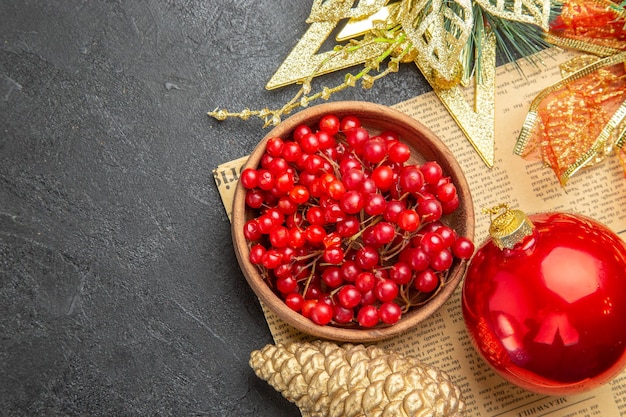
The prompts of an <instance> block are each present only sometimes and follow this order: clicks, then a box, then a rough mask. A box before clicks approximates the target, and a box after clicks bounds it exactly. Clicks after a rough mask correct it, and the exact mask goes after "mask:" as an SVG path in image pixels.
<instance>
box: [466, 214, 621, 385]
mask: <svg viewBox="0 0 626 417" xmlns="http://www.w3.org/2000/svg"><path fill="white" fill-rule="evenodd" d="M528 219H529V220H530V222H531V223H530V224H531V225H532V232H531V233H530V234H528V235H527V236H525V237H524V238H523V239H521V240H520V241H519V242H518V243H516V244H515V245H514V246H512V247H511V248H503V249H500V248H499V247H498V246H496V244H494V239H493V238H490V239H488V240H487V241H486V242H485V243H484V244H483V245H482V246H481V247H480V248H479V249H478V250H477V251H476V253H475V255H474V257H473V259H472V260H471V262H470V264H469V266H468V271H467V275H466V278H465V283H464V286H463V298H462V306H463V316H464V320H465V324H466V326H467V329H468V332H469V334H470V336H471V338H472V341H473V342H474V346H475V347H476V349H477V350H478V352H479V353H480V355H481V356H482V357H483V358H484V359H485V360H486V361H487V362H488V363H489V364H490V365H491V366H492V368H493V369H494V370H495V371H496V373H497V374H499V375H500V376H502V377H503V378H504V379H506V380H508V381H509V382H511V383H513V384H515V385H517V386H519V387H522V388H524V389H527V390H529V391H534V392H538V393H542V394H547V395H569V394H575V393H580V392H583V391H587V390H590V389H593V388H596V387H598V386H600V385H602V384H604V383H606V382H608V381H609V380H610V379H612V378H613V377H615V376H616V375H617V374H618V373H619V372H620V371H621V370H623V369H624V367H625V366H626V245H625V244H624V242H623V241H622V240H621V239H620V238H619V237H618V236H617V235H616V234H615V233H613V232H612V231H611V230H609V229H608V228H607V227H606V226H604V225H602V224H599V223H598V222H596V221H594V220H591V219H589V218H587V217H583V216H580V215H574V214H566V213H545V214H536V215H530V216H528Z"/></svg>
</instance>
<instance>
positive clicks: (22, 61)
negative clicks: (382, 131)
mask: <svg viewBox="0 0 626 417" xmlns="http://www.w3.org/2000/svg"><path fill="white" fill-rule="evenodd" d="M311 4H312V1H311V0H308V1H303V0H281V1H275V0H256V1H250V0H238V1H236V0H210V1H209V0H204V1H197V0H190V1H170V0H163V1H155V0H140V1H115V0H108V1H104V0H103V1H93V0H82V1H79V0H75V1H69V0H66V1H62V0H59V1H32V0H2V1H1V2H0V338H1V339H0V410H2V412H1V414H2V415H7V416H17V415H32V416H38V415H68V416H74V415H95V416H98V415H175V416H183V415H208V416H271V417H277V416H297V415H298V410H297V408H295V406H293V405H291V404H289V403H288V402H287V401H286V400H284V399H283V398H282V397H281V396H280V395H279V394H278V393H276V392H275V391H274V390H273V389H272V388H271V387H270V386H269V385H267V384H266V383H265V381H261V380H259V379H257V378H256V376H255V375H254V374H253V372H252V370H251V369H250V368H249V366H248V358H249V354H250V352H251V351H252V350H254V349H258V348H260V347H262V346H264V345H265V344H266V343H270V342H271V341H272V340H271V336H270V333H269V331H268V328H267V324H266V322H265V320H264V317H263V314H262V312H261V308H260V306H259V303H258V301H257V299H256V298H255V296H254V294H253V293H252V291H251V290H250V289H249V287H248V286H247V284H246V282H245V279H244V277H243V275H242V274H241V272H240V270H239V267H238V265H237V262H236V259H235V256H234V253H233V250H232V244H231V238H230V230H229V222H228V219H227V217H226V214H225V211H224V208H223V207H222V204H221V201H220V197H219V195H218V191H217V187H216V185H215V183H214V181H213V178H212V169H213V168H215V167H216V166H217V165H218V164H220V163H223V162H226V161H229V160H232V159H235V158H237V157H240V156H243V155H246V154H247V153H249V152H250V151H251V150H252V149H253V147H254V146H255V144H256V143H257V142H258V141H259V140H260V139H261V138H262V137H263V136H264V134H265V133H266V131H267V130H264V129H263V128H262V123H261V121H260V120H258V119H251V120H249V121H245V122H244V121H240V120H235V119H233V120H229V121H225V122H217V121H215V120H212V119H210V118H209V117H207V115H206V112H207V111H209V110H213V109H214V108H215V107H217V106H220V107H226V108H228V109H231V110H241V109H243V108H245V107H250V108H252V109H258V108H262V107H266V106H267V107H277V106H280V105H281V104H282V103H284V102H285V101H286V100H288V99H289V98H290V97H291V96H292V95H293V94H294V92H295V91H296V90H295V88H293V87H288V88H284V89H281V90H275V91H271V92H270V91H266V90H265V89H264V86H265V83H266V82H267V81H268V80H269V78H270V77H271V75H272V74H273V72H274V71H275V70H276V69H277V68H278V66H279V64H280V63H281V62H282V61H283V60H284V58H285V57H286V56H287V54H288V52H289V51H290V50H291V49H292V47H293V46H294V45H295V43H296V41H297V40H298V39H299V38H300V36H302V34H303V33H304V31H305V30H306V28H307V24H306V23H305V19H306V17H307V16H308V14H309V11H310V7H311ZM342 76H343V74H342V73H336V74H331V75H329V76H327V77H325V78H324V83H325V84H327V85H329V86H331V85H335V84H336V83H337V82H339V80H341V79H342ZM428 90H430V88H429V87H428V86H427V85H426V84H425V83H424V81H423V78H422V77H421V75H420V74H419V72H418V71H417V70H416V68H415V67H414V66H412V65H408V64H407V65H403V66H402V67H401V70H400V72H399V73H397V74H391V75H389V76H387V77H385V78H384V79H382V80H380V81H378V82H377V83H376V84H375V86H374V88H373V89H371V90H363V89H361V88H360V87H357V88H355V89H349V90H347V91H345V92H343V93H341V94H339V95H338V96H334V97H333V100H348V99H359V100H367V101H373V102H377V103H381V104H387V105H391V104H394V103H397V102H400V101H403V100H406V99H409V98H411V97H413V96H415V95H418V94H421V93H423V92H425V91H428Z"/></svg>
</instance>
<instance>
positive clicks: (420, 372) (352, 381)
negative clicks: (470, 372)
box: [250, 340, 465, 417]
mask: <svg viewBox="0 0 626 417" xmlns="http://www.w3.org/2000/svg"><path fill="white" fill-rule="evenodd" d="M250 366H251V367H252V368H253V369H254V371H255V373H256V374H257V376H258V377H259V378H262V379H264V380H265V381H267V382H268V383H269V384H270V385H271V386H272V387H274V388H275V389H276V390H277V391H278V392H280V393H281V394H282V395H283V396H284V397H285V398H286V399H288V400H289V401H291V402H292V403H294V404H296V405H297V406H298V407H299V408H300V411H301V412H302V415H303V416H305V417H404V416H407V417H408V416H411V417H413V416H419V417H426V416H428V417H436V416H441V417H443V416H446V417H461V416H464V415H465V414H464V409H465V402H464V400H463V395H462V393H461V390H460V389H459V387H458V386H457V385H455V384H454V383H453V382H452V381H451V380H450V377H449V376H448V375H447V374H446V373H445V372H443V371H441V370H438V369H436V368H434V367H432V366H429V365H426V364H424V363H422V362H420V361H418V360H417V359H416V358H414V357H411V356H404V355H400V354H397V353H394V352H391V351H388V350H384V349H381V348H378V347H375V346H368V347H366V346H364V345H352V344H344V345H337V344H335V343H331V342H325V341H321V340H316V341H314V342H310V343H290V344H286V345H283V344H279V345H267V346H265V347H264V348H263V349H261V350H255V351H254V352H252V354H251V356H250Z"/></svg>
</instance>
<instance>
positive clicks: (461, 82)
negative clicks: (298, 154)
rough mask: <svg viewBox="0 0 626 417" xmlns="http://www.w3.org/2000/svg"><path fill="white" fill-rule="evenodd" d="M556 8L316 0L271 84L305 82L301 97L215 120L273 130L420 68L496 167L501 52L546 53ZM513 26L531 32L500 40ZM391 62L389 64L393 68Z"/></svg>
mask: <svg viewBox="0 0 626 417" xmlns="http://www.w3.org/2000/svg"><path fill="white" fill-rule="evenodd" d="M550 7H551V0H452V1H443V0H399V1H388V0H360V1H359V0H314V1H313V5H312V8H311V13H310V14H309V17H308V18H307V23H308V24H309V27H308V29H307V31H306V32H305V34H304V35H303V36H302V38H301V39H300V41H299V42H298V43H297V44H296V46H295V47H294V48H293V50H292V51H291V52H290V53H289V54H288V56H287V57H286V58H285V60H284V61H283V63H282V64H281V65H280V66H279V68H278V69H277V71H276V72H275V74H274V75H273V76H272V77H271V79H270V80H269V82H268V83H267V85H266V88H267V89H274V88H279V87H283V86H286V85H289V84H293V83H301V84H302V87H301V89H300V90H299V91H298V92H297V93H296V95H295V96H294V98H293V99H292V100H291V101H289V102H288V103H286V104H285V105H284V106H283V107H281V108H280V109H275V110H269V109H263V110H260V111H251V110H248V109H246V110H244V111H243V112H236V113H233V112H229V111H227V110H224V109H219V108H217V109H215V110H214V111H212V112H209V115H210V116H212V117H215V118H217V119H219V120H224V119H226V118H228V117H240V118H242V119H244V118H245V119H247V118H249V117H251V116H258V117H260V118H262V119H263V120H264V121H265V125H266V126H267V125H276V124H278V123H280V121H281V120H282V116H284V115H286V114H289V113H290V112H291V111H293V110H294V109H295V108H297V107H300V106H307V105H308V104H309V103H311V102H312V101H314V100H317V99H324V100H327V99H329V97H330V96H331V95H332V94H335V93H337V92H339V91H341V90H343V89H345V88H347V87H353V86H355V85H357V83H360V84H361V86H362V87H364V88H370V87H372V85H373V84H374V82H375V81H376V80H377V79H379V78H381V77H382V76H384V75H386V74H388V73H390V72H395V71H397V70H398V66H399V64H400V63H407V62H414V63H415V64H416V65H417V67H418V68H419V70H420V71H421V72H422V73H423V74H424V76H425V78H426V80H427V81H428V82H429V84H430V85H431V86H432V88H433V90H434V91H435V93H436V94H437V96H438V97H439V98H440V99H441V101H442V103H443V104H444V106H445V107H446V109H447V110H448V111H449V113H450V114H451V115H452V117H453V118H454V120H455V121H456V122H457V123H458V125H459V126H460V127H461V130H462V132H463V133H464V134H465V136H466V137H467V138H468V139H469V141H470V142H471V144H472V145H473V147H474V149H475V150H476V151H477V152H478V154H479V155H480V157H481V158H482V160H483V161H484V162H485V164H487V166H489V167H491V166H493V163H494V148H495V143H494V137H495V134H494V129H495V124H494V114H495V110H494V105H495V100H494V98H495V65H496V60H495V55H496V49H497V48H499V49H502V48H507V46H506V45H513V46H514V47H515V48H518V49H519V50H518V52H525V54H526V55H528V54H530V53H533V52H537V51H539V50H540V49H542V48H543V47H544V46H546V45H545V43H542V37H541V36H538V35H537V33H538V32H541V31H545V30H546V29H547V25H548V18H549V11H550ZM505 21H507V22H508V21H510V22H515V23H517V24H520V25H525V27H524V30H514V29H511V26H510V25H508V26H506V27H505V30H506V31H507V34H506V35H499V36H496V34H497V32H498V31H499V30H501V28H502V27H504V26H505V25H503V24H502V23H503V22H505ZM346 22H347V23H346ZM344 24H345V26H344V27H343V28H342V29H341V30H340V31H339V35H338V36H337V39H336V40H337V42H346V43H345V44H343V45H336V46H335V47H334V48H333V49H332V50H327V51H320V49H321V48H322V46H323V45H324V43H325V42H326V41H327V39H328V38H329V37H330V36H331V34H332V33H333V32H334V31H335V29H336V28H338V27H339V26H340V25H344ZM531 33H534V35H533V36H531V35H529V34H531ZM511 36H517V37H518V38H519V40H520V42H508V43H506V42H503V41H502V42H501V40H503V39H508V40H509V41H511ZM519 45H522V46H519ZM504 55H507V56H512V54H511V53H509V52H506V53H505V54H504ZM384 61H388V63H387V66H386V68H385V67H384V66H383V65H382V64H383V62H384ZM357 64H363V69H362V70H361V71H360V72H358V73H357V74H348V75H347V76H346V78H345V80H344V82H343V83H341V84H340V85H337V86H334V87H326V86H324V87H323V88H322V90H321V91H318V92H313V91H312V87H311V81H312V80H313V79H314V78H316V77H318V76H321V75H323V74H327V73H329V72H333V71H337V70H340V69H345V68H348V67H351V66H354V65H357ZM373 74H375V75H373ZM472 78H474V82H473V83H472V82H471V79H472ZM468 86H469V87H470V88H474V91H473V96H474V97H475V101H474V102H473V103H468V102H467V101H466V99H465V94H464V92H463V90H462V88H463V87H468Z"/></svg>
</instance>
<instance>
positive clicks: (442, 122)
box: [214, 49, 626, 417]
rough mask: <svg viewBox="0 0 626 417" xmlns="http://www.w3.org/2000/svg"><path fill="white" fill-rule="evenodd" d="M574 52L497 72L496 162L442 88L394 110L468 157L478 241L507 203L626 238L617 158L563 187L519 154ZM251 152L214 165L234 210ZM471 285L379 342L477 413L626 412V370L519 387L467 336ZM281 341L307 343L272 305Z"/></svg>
mask: <svg viewBox="0 0 626 417" xmlns="http://www.w3.org/2000/svg"><path fill="white" fill-rule="evenodd" d="M574 56H575V55H574V54H573V53H572V52H566V51H562V50H558V49H552V50H549V51H548V52H543V53H541V54H540V55H539V56H537V57H536V61H537V60H538V61H540V62H539V63H535V64H530V63H529V62H528V61H527V60H521V61H520V62H519V65H520V67H521V68H522V71H521V72H520V70H519V69H518V67H516V66H515V65H514V64H507V65H504V66H501V67H499V68H498V69H497V76H496V86H497V87H496V101H495V108H496V119H495V137H496V147H495V152H496V158H495V164H494V167H493V168H491V169H490V168H488V167H487V166H486V165H485V164H484V163H483V161H482V160H481V158H480V157H479V155H478V154H477V153H476V151H475V150H474V148H473V147H472V146H471V144H470V143H469V141H468V140H467V139H466V138H465V136H464V135H463V133H462V132H461V130H460V129H459V128H458V126H457V124H456V123H455V121H454V120H453V118H452V117H451V116H450V114H449V113H448V112H447V111H446V109H445V108H444V107H443V105H442V104H441V102H440V101H439V100H438V98H437V97H436V95H435V94H434V93H432V92H430V93H426V94H424V95H421V96H418V97H415V98H413V99H410V100H408V101H405V102H401V103H399V104H397V105H395V106H394V107H395V108H397V109H398V110H400V111H402V112H404V113H406V114H408V115H410V116H412V117H414V118H416V119H418V120H420V121H421V122H422V123H423V124H424V125H426V126H427V127H429V128H430V129H431V130H432V131H433V132H434V133H436V134H437V135H438V136H439V137H440V138H442V140H443V141H444V142H445V143H446V144H447V146H448V147H449V148H450V150H451V151H452V152H453V154H454V155H455V157H456V158H457V159H458V161H459V163H460V165H461V167H462V168H463V170H464V172H465V175H466V177H467V180H468V183H469V185H470V188H471V193H472V198H473V200H474V201H473V202H474V206H475V209H476V233H475V236H476V238H475V241H476V243H477V246H478V245H479V244H480V243H481V242H482V241H484V239H486V237H487V236H488V227H489V217H488V216H487V215H482V214H481V209H482V208H488V207H493V206H495V205H497V204H500V203H507V204H509V205H510V206H511V207H517V208H520V209H522V210H524V211H525V212H527V213H534V212H544V211H569V212H577V213H580V214H584V215H587V216H590V217H592V218H595V219H596V220H598V221H600V222H603V223H604V224H606V225H607V226H608V227H609V228H611V229H612V230H613V231H615V232H616V233H618V234H621V235H622V236H624V235H626V211H625V210H623V209H622V208H623V207H624V206H626V179H625V178H624V173H623V170H622V167H621V165H620V164H619V161H618V160H617V156H614V157H609V158H607V159H606V160H605V161H603V162H602V163H600V164H597V165H596V166H594V167H591V168H587V169H586V170H584V171H582V172H580V173H578V174H577V175H576V176H575V177H573V178H572V179H571V180H570V181H569V182H568V184H567V186H566V187H565V188H564V187H561V185H560V184H559V182H558V179H557V178H556V176H555V175H554V173H553V172H552V170H551V169H549V168H548V167H546V166H545V165H543V164H542V163H541V162H532V163H531V162H528V161H525V160H523V159H522V158H520V157H519V156H515V155H513V147H514V145H515V141H516V139H517V136H518V134H519V130H520V128H521V126H522V124H523V121H524V118H525V117H526V113H527V110H528V107H529V105H530V102H531V101H532V99H533V98H534V97H535V96H536V95H537V93H538V92H539V91H541V90H542V89H544V88H546V87H547V86H549V85H551V84H553V83H554V82H556V81H558V80H559V79H560V78H561V72H560V68H559V65H560V64H561V63H564V62H566V61H568V60H569V59H571V58H573V57H574ZM245 159H246V158H245V157H244V158H241V159H238V160H236V161H232V162H229V163H226V164H223V165H221V166H219V167H218V168H217V169H216V170H215V171H214V177H215V180H216V182H217V184H218V188H219V191H220V193H221V197H222V199H223V203H224V206H225V207H226V208H227V211H228V212H230V207H231V205H232V193H233V191H234V184H235V183H236V180H237V176H238V173H239V171H240V167H241V164H242V163H243V162H245ZM460 297H461V287H459V288H458V289H457V291H456V292H455V293H454V294H453V296H452V297H451V298H450V299H449V300H448V302H447V303H446V304H445V305H444V306H443V307H442V308H441V309H440V310H439V311H438V312H437V313H435V314H434V315H433V316H432V317H431V318H430V319H428V320H427V321H426V322H424V323H423V324H421V325H420V326H418V327H417V328H415V329H413V330H410V331H407V332H406V333H405V334H403V335H400V336H397V337H395V338H392V339H389V340H384V341H381V342H378V345H379V346H381V347H384V348H389V349H393V350H395V351H398V352H401V353H404V354H410V355H414V356H416V357H418V358H420V359H421V360H422V361H424V362H426V363H429V364H431V365H434V366H437V367H439V368H440V369H443V370H445V371H447V372H448V373H449V374H450V375H451V377H452V378H453V379H454V380H455V382H456V383H457V384H458V385H459V386H460V387H461V389H462V391H463V393H464V395H465V399H466V403H467V415H468V416H471V417H481V416H490V417H496V416H498V417H503V416H504V417H532V416H559V417H574V416H577V417H587V416H589V417H591V416H605V417H606V416H626V372H623V373H622V374H620V375H619V376H618V377H616V378H615V379H614V380H613V381H611V382H610V383H608V384H606V385H604V386H603V387H601V388H598V389H596V390H593V391H591V392H587V393H584V394H579V395H573V396H563V397H552V396H545V395H539V394H534V393H531V392H528V391H525V390H523V389H520V388H517V387H516V386H514V385H512V384H509V383H508V382H506V381H505V380H503V379H502V378H501V377H499V376H498V375H496V374H495V373H494V372H493V371H492V370H491V368H490V367H489V366H488V365H487V363H486V362H485V361H484V360H483V359H482V358H481V357H480V356H478V354H477V352H476V351H475V350H474V348H473V347H472V343H471V341H470V338H469V335H468V334H467V332H466V329H465V324H464V321H463V315H462V311H461V298H460ZM263 309H264V313H265V316H266V319H267V323H268V325H269V328H270V331H271V333H272V336H273V338H274V340H275V342H276V343H283V342H289V341H296V340H306V339H308V338H309V337H307V336H304V335H303V334H301V333H299V332H298V331H297V330H295V329H293V328H292V327H290V326H289V325H288V324H286V323H284V322H282V321H281V320H280V319H279V318H277V317H276V316H275V315H274V314H272V312H270V311H268V309H267V308H266V307H265V306H263Z"/></svg>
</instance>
